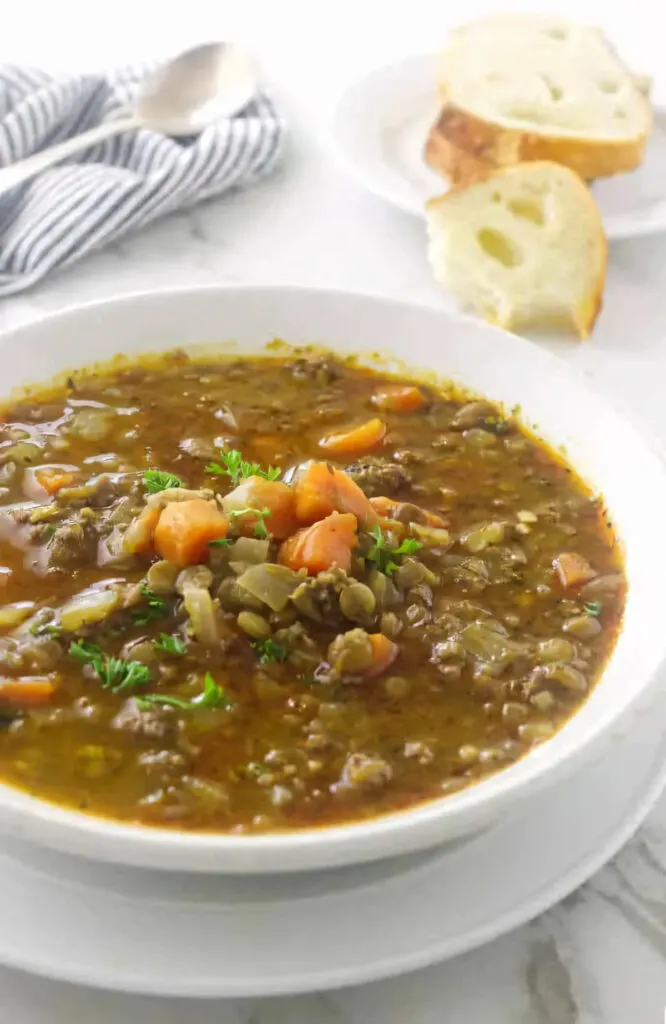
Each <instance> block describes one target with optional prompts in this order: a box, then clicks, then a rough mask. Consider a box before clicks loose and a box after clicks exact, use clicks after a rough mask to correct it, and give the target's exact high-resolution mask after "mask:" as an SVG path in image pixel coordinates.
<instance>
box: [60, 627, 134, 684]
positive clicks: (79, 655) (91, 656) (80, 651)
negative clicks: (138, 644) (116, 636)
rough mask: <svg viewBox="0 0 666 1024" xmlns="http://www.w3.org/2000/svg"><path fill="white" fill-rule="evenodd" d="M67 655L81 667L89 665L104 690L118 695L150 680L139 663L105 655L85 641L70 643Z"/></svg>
mask: <svg viewBox="0 0 666 1024" xmlns="http://www.w3.org/2000/svg"><path fill="white" fill-rule="evenodd" d="M69 655H70V657H71V658H74V659H75V660H76V661H79V662H81V664H83V665H90V666H91V668H92V669H93V670H94V671H95V673H96V675H97V677H98V679H99V680H100V682H101V684H102V686H103V688H104V689H105V690H111V692H112V693H120V692H122V691H124V690H133V689H134V688H135V687H136V686H142V685H143V684H144V683H147V682H148V681H149V679H150V672H149V671H148V669H147V668H146V666H145V665H143V664H142V663H141V662H140V661H125V660H124V659H123V658H115V657H113V656H111V655H108V654H105V653H104V651H102V649H101V648H100V647H98V646H97V644H91V643H88V641H87V640H76V641H72V643H71V644H70V645H69Z"/></svg>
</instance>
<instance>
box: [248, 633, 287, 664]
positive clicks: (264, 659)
mask: <svg viewBox="0 0 666 1024" xmlns="http://www.w3.org/2000/svg"><path fill="white" fill-rule="evenodd" d="M251 644H252V647H253V649H254V651H255V653H256V654H258V655H259V661H260V662H261V664H262V665H271V664H273V663H275V662H280V661H284V660H285V658H286V657H287V655H288V654H289V651H288V650H287V648H286V647H285V646H284V644H280V643H278V642H277V640H273V639H271V637H268V638H267V639H266V640H252V641H251Z"/></svg>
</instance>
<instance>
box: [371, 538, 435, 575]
mask: <svg viewBox="0 0 666 1024" xmlns="http://www.w3.org/2000/svg"><path fill="white" fill-rule="evenodd" d="M370 536H371V537H372V539H373V541H374V544H372V545H371V547H370V549H369V551H368V553H367V554H366V556H365V560H366V562H368V563H369V564H370V565H372V566H374V567H375V568H376V569H379V571H380V572H383V573H385V574H386V575H387V576H392V575H393V573H394V572H395V571H396V570H397V569H399V568H400V561H399V560H400V559H402V558H403V557H404V556H405V555H413V554H415V553H416V552H417V551H419V550H420V549H421V548H422V547H423V544H422V543H421V541H419V540H414V539H413V538H411V537H407V538H406V539H405V540H403V541H402V543H401V544H399V545H398V547H392V546H391V544H390V543H389V539H388V537H387V536H386V534H385V533H384V532H383V531H382V528H381V526H374V527H373V528H372V530H371V531H370Z"/></svg>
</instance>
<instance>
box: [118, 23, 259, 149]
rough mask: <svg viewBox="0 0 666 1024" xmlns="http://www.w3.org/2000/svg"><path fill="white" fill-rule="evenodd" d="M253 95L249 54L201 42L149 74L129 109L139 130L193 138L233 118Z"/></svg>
mask: <svg viewBox="0 0 666 1024" xmlns="http://www.w3.org/2000/svg"><path fill="white" fill-rule="evenodd" d="M256 92H257V72H256V68H255V66H254V61H253V60H252V58H251V57H250V55H249V54H248V53H246V52H245V51H244V50H241V49H239V48H238V47H236V46H233V45H231V44H230V43H206V44H204V45H203V46H197V47H195V48H194V49H192V50H186V51H185V52H184V53H181V54H180V55H179V56H178V57H175V58H174V59H173V60H170V61H169V62H168V63H167V64H164V65H163V66H162V67H161V68H159V69H158V70H157V71H156V72H154V74H152V75H150V77H149V78H148V79H147V80H146V82H145V85H144V86H143V87H142V89H141V90H140V92H139V95H138V96H137V100H136V104H135V108H134V109H135V115H136V117H137V118H138V119H139V120H140V121H141V124H142V126H143V127H144V128H150V129H152V130H153V131H157V132H161V133H163V134H164V135H174V136H180V135H196V134H198V133H199V132H201V131H203V129H204V128H207V127H208V125H210V124H212V123H213V122H215V121H218V120H220V119H221V118H223V117H232V116H233V115H234V114H237V113H238V112H239V111H240V110H242V109H243V108H244V107H246V106H247V105H248V103H250V102H251V100H252V99H253V97H254V96H255V94H256Z"/></svg>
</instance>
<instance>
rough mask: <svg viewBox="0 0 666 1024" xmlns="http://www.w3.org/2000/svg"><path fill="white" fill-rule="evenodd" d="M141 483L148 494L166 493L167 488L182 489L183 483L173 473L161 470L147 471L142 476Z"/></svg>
mask: <svg viewBox="0 0 666 1024" xmlns="http://www.w3.org/2000/svg"><path fill="white" fill-rule="evenodd" d="M143 482H144V484H145V485H146V490H147V491H148V493H149V494H158V493H159V491H166V490H167V489H168V488H169V487H182V486H183V481H182V480H181V479H180V477H177V476H174V475H173V473H166V472H165V471H164V470H162V469H147V470H146V472H145V473H144V474H143Z"/></svg>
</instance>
